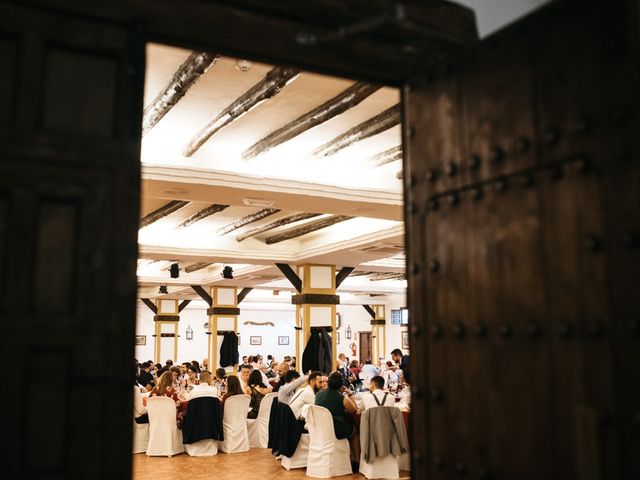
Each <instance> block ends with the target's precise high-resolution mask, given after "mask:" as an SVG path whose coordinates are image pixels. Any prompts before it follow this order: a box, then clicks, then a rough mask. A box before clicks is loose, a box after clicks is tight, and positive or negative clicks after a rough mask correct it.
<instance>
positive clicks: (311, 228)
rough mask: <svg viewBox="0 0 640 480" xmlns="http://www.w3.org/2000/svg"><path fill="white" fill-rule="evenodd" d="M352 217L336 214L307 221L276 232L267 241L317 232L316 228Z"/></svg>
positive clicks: (269, 242)
mask: <svg viewBox="0 0 640 480" xmlns="http://www.w3.org/2000/svg"><path fill="white" fill-rule="evenodd" d="M352 218H353V217H350V216H348V215H334V216H331V217H327V218H321V219H320V220H316V221H315V222H309V223H305V224H304V225H302V226H300V227H295V228H290V229H289V230H285V231H284V232H281V233H276V234H275V235H272V236H270V237H267V238H266V239H265V243H266V244H267V245H273V244H274V243H279V242H283V241H285V240H289V239H291V238H296V237H301V236H303V235H306V234H307V233H311V232H315V231H316V230H320V229H323V228H327V227H330V226H331V225H335V224H336V223H340V222H344V221H345V220H350V219H352Z"/></svg>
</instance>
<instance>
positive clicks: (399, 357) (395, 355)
mask: <svg viewBox="0 0 640 480" xmlns="http://www.w3.org/2000/svg"><path fill="white" fill-rule="evenodd" d="M391 358H392V359H393V361H394V362H396V363H398V364H400V370H402V375H404V378H405V379H406V380H407V382H408V381H409V355H403V354H402V350H400V349H399V348H396V349H395V350H394V351H392V352H391Z"/></svg>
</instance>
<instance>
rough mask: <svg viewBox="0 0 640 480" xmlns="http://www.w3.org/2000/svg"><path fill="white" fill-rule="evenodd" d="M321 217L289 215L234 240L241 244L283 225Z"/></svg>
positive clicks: (315, 214) (305, 214)
mask: <svg viewBox="0 0 640 480" xmlns="http://www.w3.org/2000/svg"><path fill="white" fill-rule="evenodd" d="M319 215H321V214H320V213H296V214H294V215H289V216H288V217H282V218H279V219H278V220H274V221H273V222H269V223H267V224H266V225H262V226H261V227H257V228H254V229H253V230H249V231H248V232H245V233H241V234H240V235H237V236H236V240H237V241H238V242H241V241H243V240H246V239H247V238H249V237H254V236H256V235H258V234H260V233H263V232H267V231H269V230H273V229H274V228H278V227H282V226H283V225H289V224H290V223H295V222H300V221H302V220H307V219H309V218H314V217H317V216H319Z"/></svg>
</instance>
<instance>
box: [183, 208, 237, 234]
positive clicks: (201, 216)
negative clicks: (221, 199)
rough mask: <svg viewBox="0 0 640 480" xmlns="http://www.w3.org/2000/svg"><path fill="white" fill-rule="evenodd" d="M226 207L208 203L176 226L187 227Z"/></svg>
mask: <svg viewBox="0 0 640 480" xmlns="http://www.w3.org/2000/svg"><path fill="white" fill-rule="evenodd" d="M228 207H229V205H220V204H217V203H214V204H213V205H209V206H208V207H206V208H203V209H202V210H200V211H198V212H196V213H194V214H193V215H191V216H190V217H189V218H187V219H186V220H185V221H184V222H182V223H181V224H180V225H178V228H180V227H188V226H189V225H193V224H194V223H196V222H199V221H200V220H202V219H204V218H207V217H208V216H210V215H213V214H214V213H218V212H221V211H223V210H224V209H226V208H228Z"/></svg>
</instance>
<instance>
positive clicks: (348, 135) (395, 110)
mask: <svg viewBox="0 0 640 480" xmlns="http://www.w3.org/2000/svg"><path fill="white" fill-rule="evenodd" d="M399 123H400V104H397V105H394V106H393V107H390V108H387V109H386V110H385V111H384V112H382V113H379V114H378V115H376V116H375V117H372V118H370V119H369V120H366V121H364V122H362V123H360V124H359V125H356V126H355V127H353V128H352V129H350V130H347V131H346V132H345V133H343V134H342V135H339V136H337V137H336V138H334V139H333V140H331V141H329V142H327V143H325V144H324V145H322V146H321V147H319V148H317V149H316V150H315V151H314V152H313V154H314V155H317V156H324V157H328V156H330V155H334V154H336V153H338V152H339V151H340V150H342V149H343V148H346V147H348V146H350V145H353V144H354V143H356V142H359V141H360V140H364V139H365V138H369V137H373V136H374V135H377V134H378V133H381V132H384V131H385V130H388V129H390V128H392V127H394V126H396V125H398V124H399Z"/></svg>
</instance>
